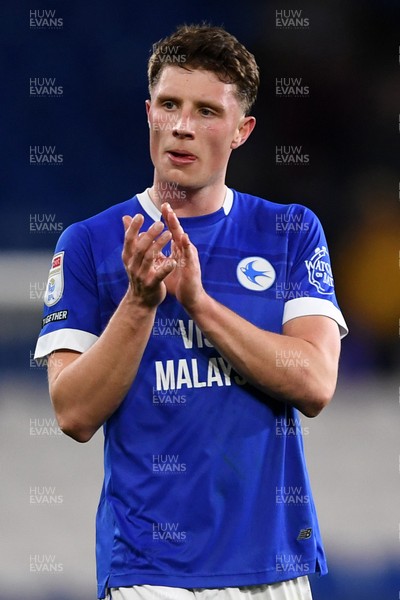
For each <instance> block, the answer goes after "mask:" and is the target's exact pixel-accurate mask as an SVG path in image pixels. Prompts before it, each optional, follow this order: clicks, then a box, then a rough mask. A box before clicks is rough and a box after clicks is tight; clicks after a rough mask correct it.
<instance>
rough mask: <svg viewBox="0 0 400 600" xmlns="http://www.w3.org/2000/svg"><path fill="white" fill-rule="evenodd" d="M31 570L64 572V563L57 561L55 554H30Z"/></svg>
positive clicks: (34, 571) (48, 572) (35, 571)
mask: <svg viewBox="0 0 400 600" xmlns="http://www.w3.org/2000/svg"><path fill="white" fill-rule="evenodd" d="M29 571H30V572H31V573H46V574H50V573H53V574H54V573H62V572H63V571H64V565H63V564H62V563H60V562H57V560H56V556H55V555H54V554H31V555H30V556H29Z"/></svg>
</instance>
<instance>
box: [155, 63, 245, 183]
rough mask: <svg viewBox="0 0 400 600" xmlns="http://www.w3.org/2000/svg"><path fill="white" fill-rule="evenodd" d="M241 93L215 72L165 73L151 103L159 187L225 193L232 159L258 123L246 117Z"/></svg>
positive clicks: (167, 68)
mask: <svg viewBox="0 0 400 600" xmlns="http://www.w3.org/2000/svg"><path fill="white" fill-rule="evenodd" d="M235 91H236V89H235V85H234V84H229V83H223V82H222V81H220V80H219V79H218V77H217V76H216V75H215V73H213V72H211V71H204V70H201V69H194V70H191V71H190V70H187V69H183V68H182V67H179V66H170V65H168V66H165V67H164V68H163V70H162V72H161V75H160V78H159V80H158V82H157V84H156V85H155V86H154V88H153V89H152V92H151V100H147V102H146V108H147V117H148V122H149V127H150V154H151V159H152V161H153V164H154V168H155V179H154V184H155V186H157V184H160V183H162V182H170V183H171V184H173V185H176V186H179V187H180V188H184V189H187V190H192V191H197V190H200V189H204V188H209V189H210V190H213V191H217V190H221V188H223V186H224V184H225V173H226V168H227V164H228V160H229V156H230V154H231V152H232V150H233V149H234V148H237V147H238V146H240V145H241V144H242V143H244V141H245V140H246V139H247V137H248V136H249V135H250V133H251V131H252V129H253V127H254V124H255V119H254V117H245V116H244V114H243V109H242V107H241V105H240V103H239V101H238V98H237V96H236V94H235Z"/></svg>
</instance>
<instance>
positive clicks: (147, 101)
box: [145, 100, 151, 122]
mask: <svg viewBox="0 0 400 600" xmlns="http://www.w3.org/2000/svg"><path fill="white" fill-rule="evenodd" d="M145 104H146V115H147V122H148V121H149V118H150V108H151V101H150V100H146V102H145Z"/></svg>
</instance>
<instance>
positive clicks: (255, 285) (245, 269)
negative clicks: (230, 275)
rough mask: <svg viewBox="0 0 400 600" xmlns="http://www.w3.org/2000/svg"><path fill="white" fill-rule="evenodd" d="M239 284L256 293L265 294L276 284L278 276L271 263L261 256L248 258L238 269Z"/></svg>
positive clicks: (241, 262) (242, 261)
mask: <svg viewBox="0 0 400 600" xmlns="http://www.w3.org/2000/svg"><path fill="white" fill-rule="evenodd" d="M236 275H237V278H238V281H239V283H240V284H241V285H242V286H243V287H245V288H247V289H248V290H253V291H255V292H264V291H265V290H267V289H268V288H270V287H271V285H272V284H273V283H274V281H275V278H276V274H275V269H274V267H273V266H272V265H271V263H270V262H269V261H268V260H266V259H265V258H261V256H248V257H247V258H244V259H243V260H241V261H240V263H239V264H238V266H237V269H236Z"/></svg>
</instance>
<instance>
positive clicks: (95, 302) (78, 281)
mask: <svg viewBox="0 0 400 600" xmlns="http://www.w3.org/2000/svg"><path fill="white" fill-rule="evenodd" d="M100 323H101V321H100V311H99V296H98V288H97V277H96V269H95V264H94V260H93V255H92V250H91V244H90V237H89V232H88V230H87V228H86V226H85V225H84V224H82V223H75V224H74V225H71V226H70V227H68V228H67V229H66V230H65V231H64V232H63V233H62V235H61V236H60V238H59V240H58V243H57V246H56V249H55V254H54V256H53V258H52V261H51V265H50V271H49V277H48V282H47V286H46V291H45V295H44V310H43V319H42V329H41V332H40V334H39V338H38V341H37V344H36V349H35V358H42V357H43V356H47V355H48V354H50V353H51V352H53V351H54V350H60V349H62V348H65V349H69V350H75V351H77V352H85V350H87V349H88V348H90V346H92V344H94V342H95V341H96V340H97V338H98V337H99V335H100V333H101V331H100V328H101V325H100Z"/></svg>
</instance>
